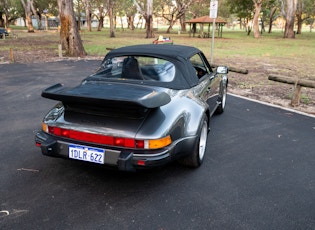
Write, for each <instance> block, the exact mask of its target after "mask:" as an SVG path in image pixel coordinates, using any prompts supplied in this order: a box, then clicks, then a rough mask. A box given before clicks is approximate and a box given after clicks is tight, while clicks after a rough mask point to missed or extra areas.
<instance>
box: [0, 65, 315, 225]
mask: <svg viewBox="0 0 315 230" xmlns="http://www.w3.org/2000/svg"><path fill="white" fill-rule="evenodd" d="M98 64H99V62H97V61H78V62H70V61H68V62H56V63H44V64H31V65H23V64H12V65H0V83H1V84H0V98H1V102H0V103H1V104H0V106H1V107H0V108H1V110H0V135H1V138H0V229H156V230H159V229H268V230H269V229H277V230H278V229H284V230H288V229H315V118H312V117H308V116H304V115H299V114H296V113H293V112H290V111H286V110H282V109H278V108H273V107H269V106H266V105H262V104H259V103H255V102H251V101H248V100H244V99H241V98H238V97H234V96H232V95H229V96H228V101H227V103H228V104H227V109H226V112H225V113H224V114H222V115H220V116H215V117H213V118H212V121H211V128H212V129H211V132H210V135H209V140H208V148H207V153H206V157H205V162H204V164H203V165H202V167H201V168H199V169H197V170H192V169H188V168H185V167H182V166H180V165H177V164H172V165H169V166H167V167H165V168H162V169H159V170H154V171H147V172H138V173H122V172H118V171H113V170H108V169H104V168H101V167H99V166H95V165H91V164H86V163H83V162H77V161H67V160H63V159H56V158H49V157H44V156H42V155H41V153H40V150H39V149H38V148H36V147H35V145H34V132H35V131H36V130H37V129H39V128H40V123H41V119H42V117H43V116H44V114H45V112H47V110H48V109H49V108H50V107H51V106H52V105H53V104H54V103H55V102H53V101H50V100H47V99H44V98H41V97H40V93H41V90H42V89H44V88H45V87H47V86H50V85H52V84H54V83H58V82H62V83H65V84H66V85H76V84H77V83H78V82H79V81H81V80H82V79H83V78H84V77H85V76H86V75H88V74H89V73H91V72H92V71H93V70H95V69H96V67H97V66H98Z"/></svg>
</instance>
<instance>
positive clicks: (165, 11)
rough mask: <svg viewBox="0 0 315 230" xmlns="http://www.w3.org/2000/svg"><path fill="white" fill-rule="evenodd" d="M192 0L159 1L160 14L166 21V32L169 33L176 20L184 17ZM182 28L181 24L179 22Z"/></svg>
mask: <svg viewBox="0 0 315 230" xmlns="http://www.w3.org/2000/svg"><path fill="white" fill-rule="evenodd" d="M193 2H194V0H175V1H174V0H163V1H161V2H160V8H161V16H162V17H163V18H164V19H165V20H167V21H168V24H169V27H168V29H167V31H166V33H170V32H171V29H172V28H173V26H174V24H175V23H176V21H177V20H179V19H181V18H184V17H185V14H186V12H187V10H188V9H189V7H190V6H191V5H192V3H193ZM181 26H182V28H183V25H182V24H181Z"/></svg>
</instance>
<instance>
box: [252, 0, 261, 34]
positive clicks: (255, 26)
mask: <svg viewBox="0 0 315 230" xmlns="http://www.w3.org/2000/svg"><path fill="white" fill-rule="evenodd" d="M254 2H255V14H254V19H253V30H254V31H253V32H254V37H255V38H259V37H260V32H259V22H258V19H259V15H260V10H261V3H262V0H258V1H257V0H256V1H254Z"/></svg>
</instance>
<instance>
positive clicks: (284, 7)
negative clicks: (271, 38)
mask: <svg viewBox="0 0 315 230" xmlns="http://www.w3.org/2000/svg"><path fill="white" fill-rule="evenodd" d="M279 1H280V2H281V12H282V15H283V17H284V18H285V29H284V34H283V37H284V38H295V32H294V21H295V14H296V10H297V4H298V0H279Z"/></svg>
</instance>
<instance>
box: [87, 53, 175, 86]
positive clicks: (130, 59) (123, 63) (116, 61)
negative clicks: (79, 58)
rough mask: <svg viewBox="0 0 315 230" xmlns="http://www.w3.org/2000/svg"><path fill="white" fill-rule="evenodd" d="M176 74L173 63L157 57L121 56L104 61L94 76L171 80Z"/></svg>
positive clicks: (159, 80)
mask: <svg viewBox="0 0 315 230" xmlns="http://www.w3.org/2000/svg"><path fill="white" fill-rule="evenodd" d="M174 76H175V66H174V64H173V63H171V62H169V61H167V60H164V59H161V58H156V57H147V56H120V57H114V58H111V59H106V60H104V61H103V63H102V65H101V68H100V69H99V70H98V71H97V72H96V73H95V74H94V75H92V77H97V78H104V79H108V78H110V79H121V80H126V79H131V80H141V81H144V80H147V81H158V82H171V81H172V80H173V79H174Z"/></svg>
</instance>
